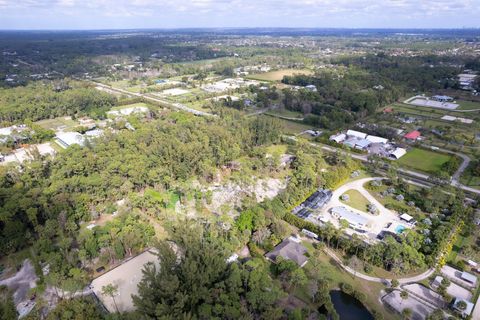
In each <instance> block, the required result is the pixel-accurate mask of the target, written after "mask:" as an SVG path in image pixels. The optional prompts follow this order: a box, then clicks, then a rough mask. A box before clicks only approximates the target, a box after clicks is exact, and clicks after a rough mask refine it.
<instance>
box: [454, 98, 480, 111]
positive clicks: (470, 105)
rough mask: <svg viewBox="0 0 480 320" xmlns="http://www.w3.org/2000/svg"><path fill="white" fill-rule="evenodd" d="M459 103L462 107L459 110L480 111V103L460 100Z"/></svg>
mask: <svg viewBox="0 0 480 320" xmlns="http://www.w3.org/2000/svg"><path fill="white" fill-rule="evenodd" d="M457 103H458V104H459V105H460V106H459V107H458V108H457V110H475V109H480V102H474V101H465V100H458V101H457Z"/></svg>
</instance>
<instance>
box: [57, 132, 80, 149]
mask: <svg viewBox="0 0 480 320" xmlns="http://www.w3.org/2000/svg"><path fill="white" fill-rule="evenodd" d="M56 137H57V139H56V140H55V141H56V142H57V143H58V144H59V145H60V146H61V147H62V148H64V149H66V148H68V147H70V146H71V145H73V144H78V145H80V146H83V145H84V144H85V137H84V136H82V135H81V134H80V133H78V132H59V133H57V134H56Z"/></svg>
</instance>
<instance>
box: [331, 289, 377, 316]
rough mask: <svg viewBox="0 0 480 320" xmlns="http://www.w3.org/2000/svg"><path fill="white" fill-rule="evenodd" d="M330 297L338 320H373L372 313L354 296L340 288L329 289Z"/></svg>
mask: <svg viewBox="0 0 480 320" xmlns="http://www.w3.org/2000/svg"><path fill="white" fill-rule="evenodd" d="M330 297H331V298H332V303H333V305H334V306H335V310H336V311H337V313H338V315H339V316H340V320H373V316H372V314H371V313H370V312H369V311H368V310H367V308H365V306H364V305H363V304H362V303H361V302H360V301H358V300H357V299H355V298H354V297H352V296H350V295H348V294H346V293H343V292H342V291H340V290H332V291H330Z"/></svg>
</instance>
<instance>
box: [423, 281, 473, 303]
mask: <svg viewBox="0 0 480 320" xmlns="http://www.w3.org/2000/svg"><path fill="white" fill-rule="evenodd" d="M442 280H443V277H442V276H436V277H435V279H434V280H433V281H432V283H431V286H432V288H434V289H435V290H436V289H437V288H438V287H439V286H440V284H441V283H442ZM447 293H448V294H449V295H451V296H452V297H457V298H461V299H464V300H467V301H472V296H473V295H472V293H471V292H470V291H469V290H467V289H465V288H463V287H461V286H459V285H458V284H456V283H453V282H451V283H450V285H449V286H448V288H447Z"/></svg>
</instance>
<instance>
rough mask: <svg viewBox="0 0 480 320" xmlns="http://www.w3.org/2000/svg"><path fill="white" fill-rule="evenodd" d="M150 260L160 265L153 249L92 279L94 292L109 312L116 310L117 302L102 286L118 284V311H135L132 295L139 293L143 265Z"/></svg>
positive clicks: (116, 298)
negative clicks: (104, 293)
mask: <svg viewBox="0 0 480 320" xmlns="http://www.w3.org/2000/svg"><path fill="white" fill-rule="evenodd" d="M148 262H153V263H154V264H155V265H156V266H157V267H158V265H159V263H158V257H157V256H156V255H155V251H154V250H153V249H152V250H147V251H145V252H143V253H141V254H139V255H137V256H136V257H134V258H131V259H129V260H127V261H126V262H124V263H122V264H121V265H119V266H118V267H116V268H114V269H112V270H110V271H108V272H107V273H104V274H103V275H101V276H99V277H98V278H96V279H94V280H93V281H92V284H91V287H92V290H93V292H94V293H95V295H96V296H97V297H98V299H99V300H100V301H101V302H102V303H103V305H104V306H105V308H106V309H107V310H108V311H109V312H116V310H115V304H114V302H113V299H112V298H111V297H110V296H105V295H103V294H102V287H103V286H106V285H108V284H113V285H116V286H118V293H117V295H116V296H115V302H116V304H117V307H118V311H120V312H128V311H133V310H134V309H135V307H134V305H133V300H132V295H136V294H138V288H137V286H138V284H139V282H140V280H142V277H143V274H142V270H143V267H144V265H145V264H147V263H148Z"/></svg>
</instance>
